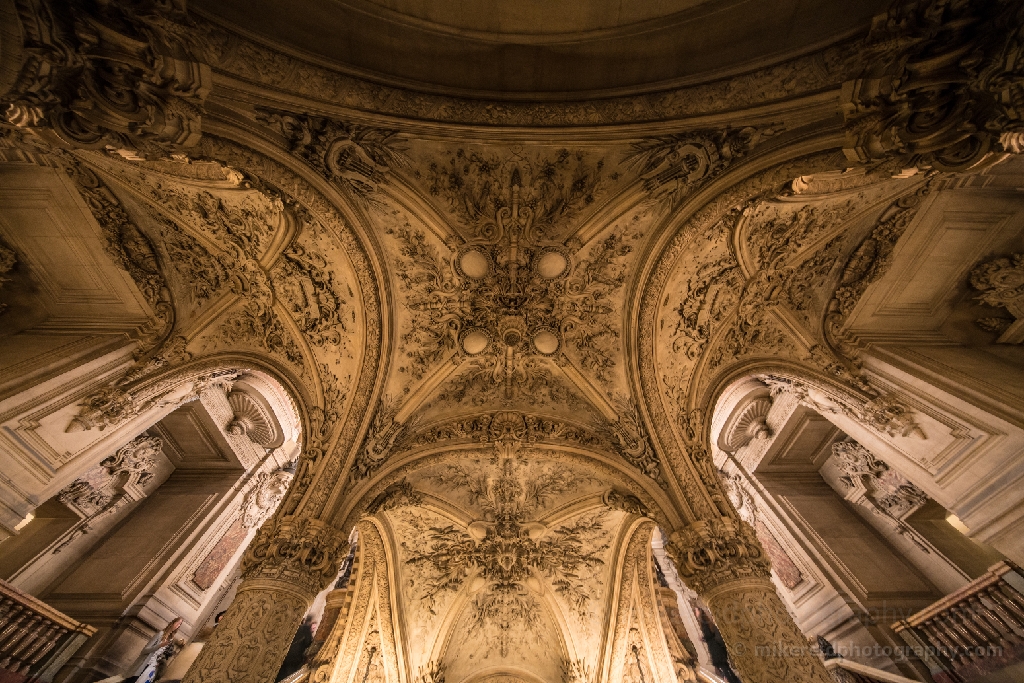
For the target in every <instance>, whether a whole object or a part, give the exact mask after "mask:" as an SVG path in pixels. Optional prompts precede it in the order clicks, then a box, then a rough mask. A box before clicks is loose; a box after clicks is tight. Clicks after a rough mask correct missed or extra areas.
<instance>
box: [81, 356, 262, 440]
mask: <svg viewBox="0 0 1024 683" xmlns="http://www.w3.org/2000/svg"><path fill="white" fill-rule="evenodd" d="M241 373H242V371H241V370H238V369H233V368H225V369H218V370H213V371H209V372H199V373H197V374H194V375H193V374H192V373H189V375H186V376H185V377H174V376H171V377H168V378H165V379H162V380H160V381H156V382H150V383H145V382H143V383H141V384H138V385H134V384H132V381H133V379H132V378H131V377H126V378H124V381H119V382H117V383H115V384H113V385H111V386H108V387H105V388H103V389H101V390H100V391H98V392H97V393H95V394H93V395H92V396H90V397H89V398H87V399H86V400H85V401H83V402H82V403H80V404H79V405H80V406H81V408H80V409H79V413H78V415H76V416H75V417H73V418H72V419H71V422H70V423H68V426H67V428H66V429H65V430H64V431H66V432H80V431H88V430H90V429H99V430H100V431H103V430H104V429H106V428H107V427H110V426H113V425H118V424H121V423H123V422H127V421H128V420H130V419H132V418H133V417H136V416H138V415H141V414H142V413H144V412H145V411H147V410H149V409H150V408H154V407H168V406H179V405H183V404H185V403H188V402H189V401H194V400H196V399H198V398H199V394H201V393H202V392H203V391H206V390H207V389H209V388H211V387H214V386H221V387H230V384H231V382H232V381H233V380H234V379H235V378H237V377H238V376H239V375H240V374H241ZM186 386H187V387H188V390H187V391H185V392H182V391H180V390H181V389H182V388H183V387H186Z"/></svg>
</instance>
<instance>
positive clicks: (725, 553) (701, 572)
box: [665, 517, 771, 594]
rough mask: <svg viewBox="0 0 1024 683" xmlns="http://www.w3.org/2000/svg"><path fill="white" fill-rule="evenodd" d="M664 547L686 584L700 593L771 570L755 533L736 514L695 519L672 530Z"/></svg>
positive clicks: (759, 576)
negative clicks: (732, 516)
mask: <svg viewBox="0 0 1024 683" xmlns="http://www.w3.org/2000/svg"><path fill="white" fill-rule="evenodd" d="M665 550H666V552H668V554H669V556H670V557H671V558H672V559H673V561H674V562H675V564H676V567H677V568H678V569H679V574H680V575H681V576H682V577H683V579H684V580H685V581H686V584H687V585H688V586H689V587H690V588H691V589H693V590H695V591H696V592H698V593H701V594H704V593H706V592H707V591H709V590H711V589H712V588H714V587H716V586H719V585H721V584H726V583H729V582H731V581H737V580H739V579H745V578H767V577H768V576H769V575H770V574H771V564H770V563H769V561H768V558H767V557H766V556H765V554H764V551H763V550H762V548H761V544H760V542H759V541H758V538H757V534H756V533H754V530H753V528H752V527H751V526H750V525H749V524H747V523H746V522H744V521H742V520H739V519H735V518H730V517H721V518H718V519H706V520H701V521H697V522H694V523H693V524H691V525H690V526H687V527H684V528H682V529H680V530H678V531H675V532H673V533H672V534H671V536H670V539H669V542H668V543H667V544H666V545H665Z"/></svg>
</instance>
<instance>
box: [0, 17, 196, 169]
mask: <svg viewBox="0 0 1024 683" xmlns="http://www.w3.org/2000/svg"><path fill="white" fill-rule="evenodd" d="M16 4H17V5H18V16H19V18H20V19H21V29H22V34H23V39H24V41H25V48H26V49H25V50H24V52H23V54H24V57H23V61H22V63H21V64H20V65H16V66H15V68H17V69H18V77H17V80H16V81H15V83H14V85H13V87H12V89H11V90H10V91H9V92H6V93H0V110H2V113H3V118H4V121H5V122H6V123H7V124H9V125H13V126H18V127H21V128H26V129H31V130H33V131H36V132H39V133H40V134H42V135H44V136H45V137H47V138H49V139H50V140H52V141H54V142H56V143H58V144H60V145H67V146H71V147H88V148H99V149H102V148H103V147H105V146H112V147H114V148H125V149H129V150H132V151H133V152H136V153H141V154H144V155H146V154H149V155H155V156H164V155H166V154H167V153H168V152H169V151H170V150H174V149H178V148H182V147H188V146H191V145H194V144H195V143H196V142H197V141H198V140H199V137H200V134H201V131H200V122H201V119H202V111H203V102H204V101H205V99H206V97H207V96H208V95H209V93H210V89H211V88H212V86H213V78H212V72H211V70H210V67H209V66H208V64H206V63H205V62H204V61H203V60H202V59H200V58H199V57H197V56H196V55H197V51H196V49H195V47H196V45H195V42H194V40H195V38H194V37H193V36H190V33H189V29H190V27H191V23H190V22H189V20H188V18H187V17H186V15H185V11H184V3H180V4H179V3H177V2H172V3H156V4H154V3H136V2H125V1H122V2H106V3H85V2H51V1H50V0H18V2H17V3H16Z"/></svg>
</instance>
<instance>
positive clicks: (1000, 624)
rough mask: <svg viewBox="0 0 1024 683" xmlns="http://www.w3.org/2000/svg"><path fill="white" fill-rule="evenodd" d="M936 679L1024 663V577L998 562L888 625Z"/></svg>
mask: <svg viewBox="0 0 1024 683" xmlns="http://www.w3.org/2000/svg"><path fill="white" fill-rule="evenodd" d="M893 630H895V631H896V632H897V633H899V634H900V636H901V637H902V638H903V640H904V641H905V642H906V643H907V645H908V646H909V647H910V648H911V650H912V651H913V652H914V654H916V655H917V656H918V657H920V659H922V660H923V661H924V662H925V664H927V665H928V668H929V669H930V670H931V674H932V677H933V678H934V679H935V680H936V681H937V682H938V683H963V682H964V681H969V680H970V679H972V678H975V677H978V676H982V675H984V674H987V673H991V672H993V671H998V670H1001V669H1005V668H1007V667H1009V666H1013V665H1015V664H1020V663H1022V662H1024V576H1022V575H1021V570H1020V568H1018V567H1017V566H1016V565H1014V564H1012V563H1010V562H1000V563H998V564H996V565H993V566H992V567H991V568H990V569H989V570H988V571H987V572H985V574H983V575H982V576H980V577H978V578H977V579H975V580H974V581H972V582H971V583H969V584H967V585H966V586H964V587H963V588H961V589H960V590H958V591H956V592H954V593H950V594H949V595H947V596H946V597H944V598H943V599H941V600H939V601H938V602H936V603H935V604H933V605H931V606H929V607H927V608H925V609H923V610H921V611H920V612H918V613H917V614H914V615H912V616H911V617H910V618H908V619H905V620H903V621H899V622H896V623H895V624H893Z"/></svg>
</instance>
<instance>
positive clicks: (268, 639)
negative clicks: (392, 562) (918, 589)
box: [183, 517, 348, 683]
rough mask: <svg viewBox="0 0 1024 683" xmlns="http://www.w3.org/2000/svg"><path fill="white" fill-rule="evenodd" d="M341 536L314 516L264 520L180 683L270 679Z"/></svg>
mask: <svg viewBox="0 0 1024 683" xmlns="http://www.w3.org/2000/svg"><path fill="white" fill-rule="evenodd" d="M347 552H348V535H347V534H343V533H341V532H340V531H338V530H337V529H335V528H334V527H332V526H330V525H329V524H326V523H325V522H322V521H319V520H313V519H292V518H286V519H284V520H279V519H278V518H276V517H275V518H271V519H270V520H269V521H268V522H266V523H265V524H264V525H263V527H262V528H261V529H260V531H259V533H258V534H257V535H256V538H255V539H254V540H253V542H252V545H250V546H249V549H248V550H247V551H246V554H245V557H244V558H243V560H242V583H241V585H240V586H239V589H238V594H237V596H236V597H235V599H234V601H233V602H232V603H231V606H230V607H229V608H228V610H227V614H225V615H224V617H223V619H221V622H220V624H219V625H218V626H217V628H216V629H214V632H213V635H212V636H211V638H210V640H209V641H208V642H207V643H206V645H205V646H204V647H203V650H202V652H200V653H199V656H198V657H197V658H196V661H195V663H193V664H192V667H191V668H190V669H189V670H188V673H187V674H185V678H184V679H183V683H264V682H266V681H273V680H274V677H275V675H276V674H277V671H278V669H279V668H280V667H281V663H282V662H283V661H284V657H285V654H286V653H287V652H288V646H289V645H290V644H291V640H292V637H293V636H294V635H295V629H297V628H298V626H299V622H300V621H301V619H302V616H303V615H304V614H305V613H306V610H308V609H309V607H310V605H311V604H312V603H313V600H314V598H315V597H316V595H317V594H318V593H319V592H320V591H322V590H323V589H324V588H326V587H327V586H328V585H329V584H330V582H331V581H332V580H334V578H335V577H336V575H337V573H338V567H339V565H340V564H341V560H342V558H343V557H344V556H345V554H346V553H347Z"/></svg>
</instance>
